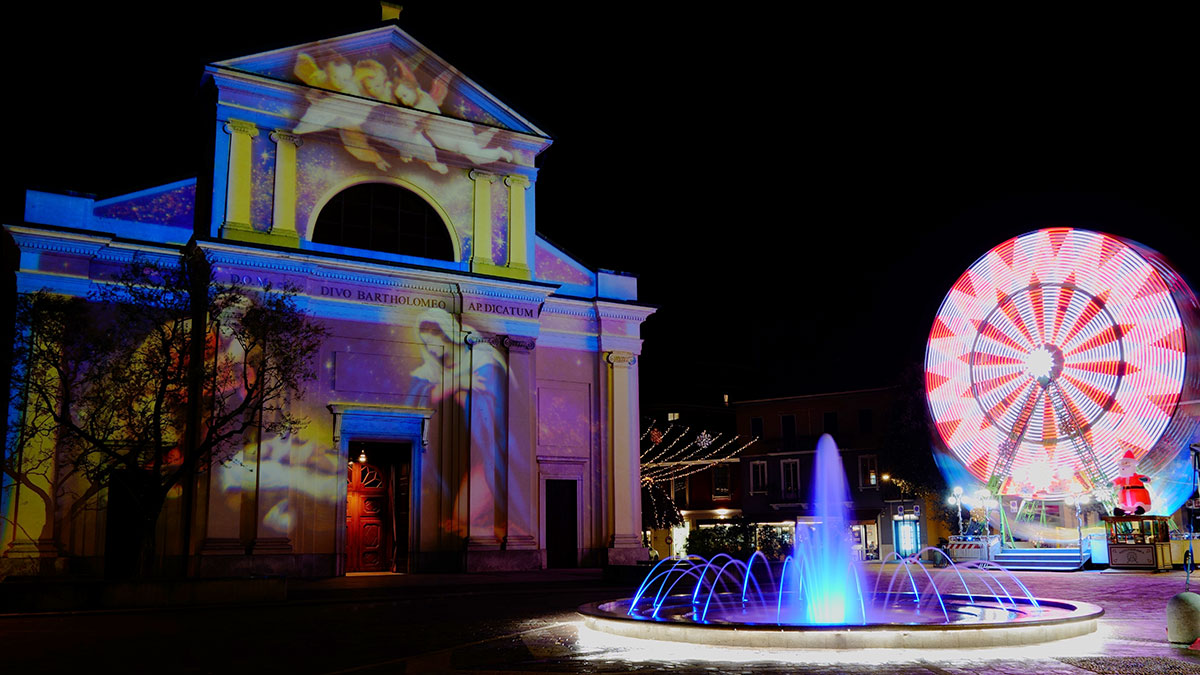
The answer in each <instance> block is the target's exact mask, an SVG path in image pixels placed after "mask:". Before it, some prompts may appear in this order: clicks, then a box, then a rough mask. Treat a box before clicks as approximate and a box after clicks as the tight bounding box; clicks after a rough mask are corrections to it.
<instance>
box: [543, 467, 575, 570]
mask: <svg viewBox="0 0 1200 675" xmlns="http://www.w3.org/2000/svg"><path fill="white" fill-rule="evenodd" d="M576 492H577V489H576V482H575V481H573V480H547V481H546V566H547V567H556V568H561V567H578V566H579V543H578V542H579V532H578V530H579V527H578V522H579V511H578V509H579V501H578V497H577V495H576Z"/></svg>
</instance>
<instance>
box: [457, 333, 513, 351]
mask: <svg viewBox="0 0 1200 675" xmlns="http://www.w3.org/2000/svg"><path fill="white" fill-rule="evenodd" d="M504 337H505V336H503V335H493V334H491V333H484V332H482V331H475V332H470V333H467V334H466V335H464V336H463V342H465V343H467V346H468V347H474V346H476V345H481V344H484V343H487V344H489V345H491V346H493V347H495V348H497V349H499V348H500V347H503V346H504Z"/></svg>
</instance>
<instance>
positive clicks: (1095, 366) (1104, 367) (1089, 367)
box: [1063, 359, 1139, 377]
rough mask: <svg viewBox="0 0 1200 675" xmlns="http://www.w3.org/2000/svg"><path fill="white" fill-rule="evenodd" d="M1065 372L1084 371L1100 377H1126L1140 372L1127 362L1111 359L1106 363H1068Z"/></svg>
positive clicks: (1065, 365)
mask: <svg viewBox="0 0 1200 675" xmlns="http://www.w3.org/2000/svg"><path fill="white" fill-rule="evenodd" d="M1063 369H1064V370H1082V371H1086V372H1088V373H1097V374H1099V375H1111V376H1113V377H1124V376H1126V375H1129V374H1132V373H1136V372H1138V370H1139V368H1138V367H1137V366H1135V365H1132V364H1130V363H1128V362H1127V361H1118V360H1116V359H1109V360H1106V361H1075V362H1070V361H1068V362H1067V363H1065V364H1064V365H1063Z"/></svg>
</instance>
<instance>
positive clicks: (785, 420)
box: [779, 415, 796, 450]
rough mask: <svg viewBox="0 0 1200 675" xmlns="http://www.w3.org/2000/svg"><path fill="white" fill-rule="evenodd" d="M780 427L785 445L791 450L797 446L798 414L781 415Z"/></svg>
mask: <svg viewBox="0 0 1200 675" xmlns="http://www.w3.org/2000/svg"><path fill="white" fill-rule="evenodd" d="M779 428H780V431H781V432H782V436H783V447H784V448H787V449H789V450H791V449H793V448H795V447H796V416H795V415H780V416H779Z"/></svg>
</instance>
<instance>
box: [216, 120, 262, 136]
mask: <svg viewBox="0 0 1200 675" xmlns="http://www.w3.org/2000/svg"><path fill="white" fill-rule="evenodd" d="M224 129H225V133H227V134H229V135H230V136H232V135H234V134H244V135H246V136H249V137H250V138H255V137H256V136H258V127H256V126H254V123H253V122H247V121H245V120H229V121H227V122H225V126H224Z"/></svg>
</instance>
